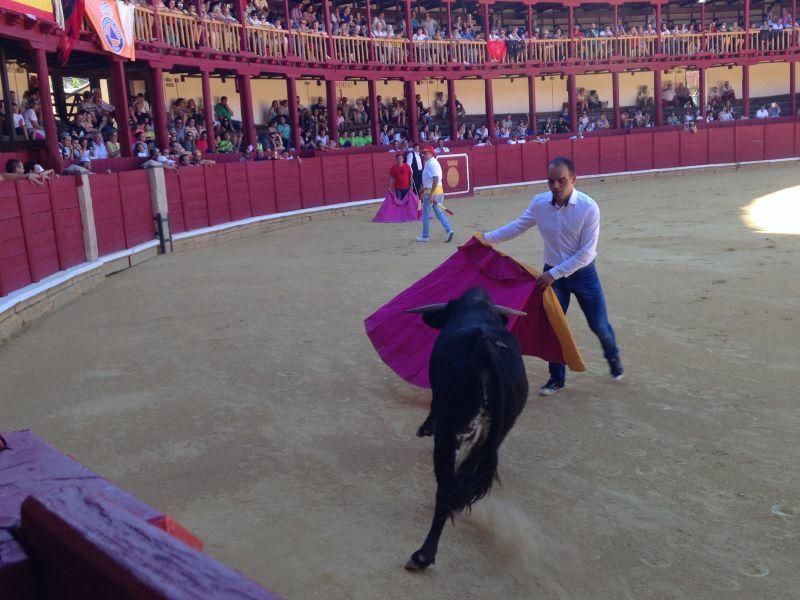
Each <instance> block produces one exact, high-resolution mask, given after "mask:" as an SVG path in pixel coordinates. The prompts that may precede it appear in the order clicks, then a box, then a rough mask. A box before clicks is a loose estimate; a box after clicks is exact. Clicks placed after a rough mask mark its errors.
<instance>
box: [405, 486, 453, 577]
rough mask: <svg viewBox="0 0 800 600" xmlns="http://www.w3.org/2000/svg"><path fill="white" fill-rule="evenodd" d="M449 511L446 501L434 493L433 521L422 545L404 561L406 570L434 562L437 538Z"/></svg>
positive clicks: (420, 567)
mask: <svg viewBox="0 0 800 600" xmlns="http://www.w3.org/2000/svg"><path fill="white" fill-rule="evenodd" d="M449 514H450V511H449V510H448V509H447V502H446V500H443V499H442V498H440V497H439V492H438V490H437V493H436V509H435V510H434V512H433V523H431V529H430V531H429V532H428V536H427V537H426V538H425V542H424V543H423V544H422V547H421V548H420V549H419V550H417V551H416V552H414V554H412V555H411V558H409V559H408V562H407V563H406V570H408V571H421V570H422V569H425V568H427V567H429V566H430V565H432V564H433V563H435V562H436V553H437V552H438V550H439V538H441V536H442V530H443V529H444V525H445V523H446V522H447V518H448V516H449Z"/></svg>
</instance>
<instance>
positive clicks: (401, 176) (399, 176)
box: [389, 152, 414, 200]
mask: <svg viewBox="0 0 800 600" xmlns="http://www.w3.org/2000/svg"><path fill="white" fill-rule="evenodd" d="M413 176H414V174H413V173H412V172H411V167H409V166H408V164H406V162H405V160H404V159H403V153H402V152H398V153H397V154H396V155H395V164H393V165H392V168H391V169H389V190H393V191H394V195H395V196H396V197H397V198H398V199H400V200H402V199H403V198H405V197H406V194H407V193H408V190H410V189H411V179H412V177H413Z"/></svg>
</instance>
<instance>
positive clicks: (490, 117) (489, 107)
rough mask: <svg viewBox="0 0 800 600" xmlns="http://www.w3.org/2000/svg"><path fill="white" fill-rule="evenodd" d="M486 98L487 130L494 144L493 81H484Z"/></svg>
mask: <svg viewBox="0 0 800 600" xmlns="http://www.w3.org/2000/svg"><path fill="white" fill-rule="evenodd" d="M483 83H484V86H485V87H484V91H485V98H486V128H487V129H488V130H489V139H490V140H491V141H492V143H493V144H494V94H493V93H492V80H491V79H484V80H483Z"/></svg>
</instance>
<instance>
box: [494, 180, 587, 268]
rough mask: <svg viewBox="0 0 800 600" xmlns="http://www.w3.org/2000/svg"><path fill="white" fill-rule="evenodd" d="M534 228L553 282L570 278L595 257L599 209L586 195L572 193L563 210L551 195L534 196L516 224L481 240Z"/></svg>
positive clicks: (501, 239) (499, 239)
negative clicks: (537, 231)
mask: <svg viewBox="0 0 800 600" xmlns="http://www.w3.org/2000/svg"><path fill="white" fill-rule="evenodd" d="M534 225H538V226H539V232H540V233H541V235H542V240H543V241H544V261H545V263H547V264H548V265H551V266H552V267H553V268H552V269H550V271H548V272H549V273H550V274H551V275H552V276H553V277H554V278H555V279H560V278H561V277H569V276H570V275H572V274H573V273H574V272H575V271H577V270H578V269H581V268H583V267H585V266H587V265H588V264H590V263H591V262H592V261H593V260H594V259H595V257H596V256H597V251H596V249H597V240H598V238H599V237H600V209H599V208H598V206H597V203H596V202H595V201H594V200H592V199H591V198H590V197H589V196H587V195H586V194H584V193H583V192H579V191H578V190H573V191H572V195H571V196H570V197H569V201H568V202H567V204H565V205H564V206H562V207H559V206H558V205H557V204H554V202H553V194H552V192H544V193H542V194H537V195H536V196H534V197H533V201H531V204H530V206H529V207H528V208H527V209H526V210H525V212H524V213H522V215H520V216H519V217H518V218H517V219H516V220H515V221H512V222H511V223H509V224H508V225H506V226H504V227H501V228H500V229H495V230H494V231H491V232H489V233H487V234H485V235H484V236H483V237H484V239H485V240H486V241H487V242H492V243H494V242H504V241H506V240H510V239H513V238H515V237H517V236H518V235H520V234H522V233H525V232H526V231H528V229H530V228H531V227H533V226H534Z"/></svg>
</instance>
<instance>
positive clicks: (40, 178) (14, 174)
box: [0, 158, 49, 185]
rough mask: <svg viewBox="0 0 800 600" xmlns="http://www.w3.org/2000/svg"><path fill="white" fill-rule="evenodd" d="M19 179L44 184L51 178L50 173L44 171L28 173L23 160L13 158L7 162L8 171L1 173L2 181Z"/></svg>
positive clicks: (0, 179)
mask: <svg viewBox="0 0 800 600" xmlns="http://www.w3.org/2000/svg"><path fill="white" fill-rule="evenodd" d="M18 179H27V180H28V181H30V182H31V183H35V184H38V185H43V184H44V182H45V181H47V180H48V179H49V175H47V176H46V175H45V174H44V173H34V172H30V173H26V172H25V165H23V164H22V161H21V160H17V159H14V158H12V159H11V160H9V161H7V162H6V172H5V173H2V174H0V181H16V180H18Z"/></svg>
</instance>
